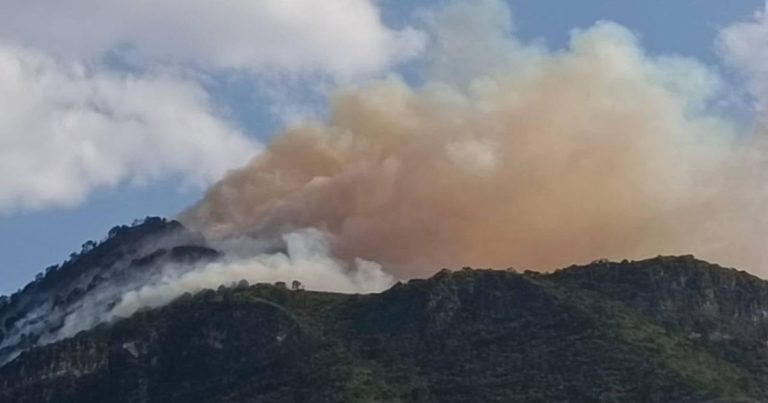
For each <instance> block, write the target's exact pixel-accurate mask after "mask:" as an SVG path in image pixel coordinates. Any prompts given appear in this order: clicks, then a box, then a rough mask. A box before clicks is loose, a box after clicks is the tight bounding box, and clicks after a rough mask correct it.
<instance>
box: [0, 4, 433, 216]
mask: <svg viewBox="0 0 768 403" xmlns="http://www.w3.org/2000/svg"><path fill="white" fill-rule="evenodd" d="M423 46H424V38H423V35H422V34H421V33H419V32H418V31H416V30H414V29H411V28H403V29H400V30H395V29H391V28H389V27H387V26H385V25H384V24H383V22H382V21H381V18H380V15H379V10H378V8H377V6H376V4H375V3H374V2H373V1H369V0H361V1H347V0H322V1H319V0H317V1H315V0H288V1H286V0H264V1H247V0H232V1H223V2H217V3H215V4H213V3H211V2H208V1H203V0H192V1H188V0H185V1H180V0H168V1H146V0H139V1H130V2H125V1H117V0H106V1H101V0H99V1H96V0H84V1H75V2H59V1H48V0H45V1H33V2H30V1H21V0H10V1H3V2H0V104H1V105H3V107H4V110H3V116H2V117H0V145H2V147H1V148H0V169H2V171H1V172H3V174H2V177H0V214H3V213H6V214H7V213H9V212H16V211H28V210H39V209H44V208H51V207H61V206H73V205H77V204H79V203H81V202H83V201H84V200H86V199H87V197H88V195H89V194H91V193H92V192H94V191H96V190H98V189H102V188H111V187H115V186H118V185H121V184H124V183H149V182H155V181H162V180H169V179H173V180H178V179H181V182H183V183H185V184H193V185H195V186H203V187H204V186H207V185H209V184H210V183H211V182H212V181H213V180H215V179H217V178H219V177H221V176H222V175H223V174H224V172H226V171H227V170H228V169H231V168H234V167H238V166H242V165H243V164H244V163H245V162H246V161H247V159H249V158H250V157H251V156H253V155H254V154H256V152H257V150H258V149H259V148H260V146H259V145H258V144H257V142H256V141H255V140H253V139H249V137H248V136H247V135H246V133H243V131H242V130H240V129H239V128H237V127H235V126H234V125H233V124H232V123H231V121H230V119H228V118H227V117H226V116H224V114H223V113H221V111H219V110H217V109H216V108H217V107H221V106H216V105H213V104H212V101H211V100H210V99H209V98H210V96H209V94H208V93H207V90H206V83H210V82H216V80H217V79H219V78H220V76H222V75H226V74H236V75H238V74H239V75H243V76H244V77H248V78H247V80H255V81H258V80H260V79H262V78H265V77H271V78H270V79H265V81H264V82H265V83H270V82H272V81H270V80H276V81H278V82H280V80H282V79H283V78H284V77H288V78H290V79H291V80H295V81H302V80H305V79H307V78H309V77H311V78H312V79H313V80H316V81H318V82H322V83H324V84H323V85H329V84H328V83H330V82H334V81H336V80H339V81H347V82H349V81H351V80H357V79H362V78H364V77H369V76H371V75H375V74H379V73H381V72H383V71H386V70H387V69H389V68H391V67H392V66H393V65H395V64H397V63H399V62H401V61H403V60H406V59H409V58H411V57H413V56H415V55H416V54H417V53H419V52H420V51H421V49H422V48H423ZM129 71H130V72H129ZM276 77H277V78H276ZM270 85H271V86H277V85H276V84H269V85H267V84H265V85H264V86H266V87H269V86H270ZM321 86H322V85H321ZM281 88H282V87H281ZM271 91H272V92H277V91H276V90H275V89H272V90H271ZM284 97H289V96H288V95H285V94H282V93H280V94H279V95H278V96H272V97H271V98H274V99H273V101H278V100H279V99H282V98H284ZM289 98H292V97H289ZM283 108H286V107H283Z"/></svg>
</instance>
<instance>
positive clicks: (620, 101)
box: [181, 1, 768, 278]
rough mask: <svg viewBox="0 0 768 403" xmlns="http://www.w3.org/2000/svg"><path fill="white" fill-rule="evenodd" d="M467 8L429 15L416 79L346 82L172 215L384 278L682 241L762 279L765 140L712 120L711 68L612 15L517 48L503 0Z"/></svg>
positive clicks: (537, 265)
mask: <svg viewBox="0 0 768 403" xmlns="http://www.w3.org/2000/svg"><path fill="white" fill-rule="evenodd" d="M478 4H479V5H478ZM478 4H475V5H474V6H472V7H470V6H468V5H462V4H456V5H453V6H449V7H448V8H447V9H446V10H443V11H441V12H440V13H436V14H433V15H432V16H431V17H430V18H429V19H428V21H429V24H431V26H432V30H433V31H434V38H433V39H434V41H433V44H432V49H433V50H432V53H431V54H430V55H429V63H428V67H427V68H426V71H427V73H426V76H427V77H426V79H425V82H424V83H423V84H422V85H419V86H418V87H415V88H414V87H412V86H409V85H407V84H406V83H404V82H403V81H402V80H400V79H398V78H389V79H386V80H383V81H380V82H375V83H368V84H365V85H362V86H359V87H354V88H347V89H345V90H342V91H340V92H339V93H338V94H336V95H335V96H333V99H332V105H331V111H330V117H329V119H328V121H327V122H315V123H311V122H310V123H306V124H304V125H302V126H300V127H295V128H292V129H290V130H287V131H285V132H283V133H281V134H279V135H277V136H276V137H275V138H274V140H273V141H272V143H271V144H270V145H269V147H268V148H267V149H266V150H265V151H264V152H263V153H262V154H260V155H258V156H256V157H255V158H254V159H253V160H252V161H251V162H250V163H249V164H248V165H247V166H246V167H244V168H242V169H239V170H237V171H234V172H231V173H230V174H228V175H227V176H226V177H225V178H223V179H222V180H221V181H220V182H219V183H217V184H215V185H214V186H213V187H212V188H211V189H210V190H209V191H208V192H207V194H206V195H205V198H204V199H203V200H202V201H200V202H199V203H198V204H197V205H195V206H193V207H191V208H190V209H189V210H188V211H186V212H184V213H183V214H182V215H181V219H182V220H183V222H184V223H185V224H186V225H188V226H191V227H192V228H195V229H197V230H201V231H203V232H204V233H205V234H206V235H207V236H209V237H211V238H213V239H227V238H231V237H242V236H246V237H250V238H253V239H259V240H267V241H268V240H270V239H279V238H280V237H281V236H282V234H285V233H287V232H291V231H295V230H300V229H304V228H314V229H316V230H317V231H321V232H322V233H324V234H326V237H327V239H328V240H329V242H330V243H331V250H332V252H333V255H334V256H337V257H338V258H340V259H342V260H346V261H352V260H354V259H356V258H361V259H365V260H370V261H375V262H377V263H379V264H381V265H382V267H383V268H384V269H385V270H387V271H388V272H389V273H392V274H393V275H395V276H396V277H398V278H409V277H413V276H423V275H426V274H429V273H432V272H434V271H435V270H436V269H439V268H440V267H460V266H462V265H472V266H476V267H478V266H484V267H509V266H515V267H525V268H534V269H537V270H551V269H554V268H558V267H562V266H565V265H569V264H572V263H577V262H587V261H590V260H592V259H597V258H611V259H623V258H629V259H632V258H642V257H648V256H655V255H659V254H688V253H694V254H696V255H697V256H699V257H701V258H705V259H710V260H713V261H716V262H720V263H723V264H727V265H736V266H739V267H740V268H744V269H748V270H750V271H753V272H757V273H763V270H764V267H765V263H766V258H767V257H768V253H767V252H766V248H765V247H764V245H763V243H764V239H766V235H767V234H766V232H767V231H766V230H768V225H767V224H768V223H766V219H765V218H764V216H765V215H764V214H762V212H763V210H764V206H765V205H766V201H768V199H767V198H766V186H765V184H766V181H765V179H766V178H765V177H764V176H765V173H764V172H765V171H766V170H765V169H764V167H765V166H766V164H765V161H764V155H766V154H765V144H764V140H763V137H764V135H763V132H762V130H760V129H755V130H752V129H744V128H743V127H742V126H744V125H739V124H737V123H736V122H733V121H730V120H729V119H727V118H724V117H721V116H718V115H717V114H715V113H713V112H711V110H712V109H713V108H712V107H711V105H712V104H713V101H714V100H715V98H716V97H717V96H718V94H719V93H720V89H721V81H720V79H719V78H718V75H717V74H715V73H714V72H712V71H711V70H710V69H708V68H707V67H706V66H704V65H702V64H700V63H698V62H696V61H694V60H691V59H686V58H682V57H673V56H665V57H651V56H648V55H647V54H645V53H644V52H643V50H642V49H641V48H640V47H639V45H638V43H637V40H636V38H635V37H634V36H633V35H632V34H631V33H630V32H629V31H627V30H626V29H624V28H622V27H620V26H618V25H615V24H612V23H605V22H604V23H598V24H596V25H595V26H593V27H592V28H589V29H587V30H583V31H575V32H574V34H573V35H572V40H571V43H570V46H569V48H568V49H567V50H564V51H557V52H554V51H549V50H546V49H544V48H543V47H539V46H536V45H526V44H523V43H521V42H520V41H518V40H517V39H515V38H514V36H513V35H511V34H510V31H511V27H510V26H509V25H508V22H507V21H509V18H508V11H507V10H506V8H505V7H504V6H503V5H502V4H501V3H499V2H495V1H481V2H478ZM763 274H764V273H763Z"/></svg>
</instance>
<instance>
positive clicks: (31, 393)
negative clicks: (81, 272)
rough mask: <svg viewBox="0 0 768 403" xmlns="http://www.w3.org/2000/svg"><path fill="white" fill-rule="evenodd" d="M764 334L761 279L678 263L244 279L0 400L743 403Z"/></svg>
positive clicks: (15, 365) (102, 338)
mask: <svg viewBox="0 0 768 403" xmlns="http://www.w3.org/2000/svg"><path fill="white" fill-rule="evenodd" d="M765 340H768V283H766V282H764V281H762V280H760V279H757V278H755V277H753V276H750V275H748V274H746V273H743V272H738V271H735V270H732V269H724V268H721V267H718V266H715V265H711V264H708V263H705V262H701V261H698V260H695V259H693V258H692V257H681V258H656V259H651V260H647V261H642V262H622V263H610V262H603V261H600V262H595V263H594V264H591V265H587V266H582V267H572V268H569V269H565V270H562V271H559V272H556V273H553V274H549V275H541V274H536V273H523V274H518V273H513V272H505V271H490V270H461V271H457V272H448V271H442V272H440V273H438V274H437V275H435V276H434V277H433V278H431V279H429V280H414V281H411V282H409V283H407V284H398V285H396V286H395V287H393V288H392V289H391V290H389V291H387V292H385V293H382V294H377V295H342V294H333V293H320V292H312V291H304V290H302V289H301V287H300V284H292V287H290V289H289V288H288V287H286V285H285V284H281V285H280V286H273V285H265V284H256V285H248V284H247V283H245V282H241V283H240V284H238V285H236V286H234V287H231V288H223V287H222V288H220V289H219V290H217V291H210V290H209V291H204V292H201V293H199V294H197V295H185V296H183V297H181V298H179V299H178V300H176V301H175V302H174V303H172V304H170V305H168V306H166V307H164V308H161V309H157V310H151V311H143V312H139V313H137V314H136V315H134V316H133V317H131V318H130V319H127V320H123V321H120V322H117V323H115V324H112V325H102V326H100V327H98V328H96V329H93V330H91V331H89V332H84V333H81V334H80V335H78V336H76V337H74V338H72V339H69V340H64V341H62V342H59V343H56V344H53V345H49V346H45V347H42V348H37V349H33V350H31V351H28V352H26V353H24V354H23V355H22V356H21V357H20V358H19V359H17V360H15V361H13V362H11V363H10V364H8V365H6V366H4V367H2V368H0V402H19V403H26V402H29V403H32V402H78V403H88V402H293V401H295V402H492V401H498V402H567V401H570V402H585V401H605V402H626V401H648V402H672V401H674V402H704V401H721V402H738V401H743V402H749V401H755V402H757V401H766V400H768V387H767V386H766V385H768V356H766V353H767V351H766V343H765Z"/></svg>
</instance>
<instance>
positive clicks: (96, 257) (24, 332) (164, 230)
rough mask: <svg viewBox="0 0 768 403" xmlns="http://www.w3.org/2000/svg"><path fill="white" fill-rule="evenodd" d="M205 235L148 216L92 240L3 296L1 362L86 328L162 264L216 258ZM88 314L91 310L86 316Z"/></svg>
mask: <svg viewBox="0 0 768 403" xmlns="http://www.w3.org/2000/svg"><path fill="white" fill-rule="evenodd" d="M218 254H219V253H218V252H217V251H216V250H214V249H212V248H210V247H208V245H207V244H206V242H205V240H204V238H203V237H202V236H201V235H200V234H196V233H192V232H190V231H188V230H186V229H185V228H184V227H183V226H182V225H181V224H180V223H179V222H177V221H168V220H165V219H163V218H159V217H147V218H146V219H144V220H139V221H136V222H135V223H134V225H132V226H118V227H114V228H112V229H111V230H110V231H109V233H108V235H107V237H106V239H105V240H103V241H102V242H100V243H96V242H94V241H88V242H86V243H85V244H83V249H82V251H81V252H80V253H73V254H71V255H70V257H69V259H68V260H67V261H65V262H64V263H63V264H61V265H56V266H51V267H49V268H47V269H46V270H45V272H44V273H41V274H39V275H38V276H37V278H36V279H35V281H33V282H31V283H29V284H28V285H27V286H26V287H24V289H22V290H19V291H18V292H16V293H15V294H13V295H12V296H10V297H0V365H2V364H4V363H5V362H7V361H9V360H10V359H13V358H14V357H15V356H16V355H18V353H19V352H21V351H23V350H25V349H28V348H30V347H34V346H36V345H40V344H45V343H49V342H52V341H56V340H58V339H60V338H64V337H68V336H72V335H74V334H76V333H77V332H78V331H80V330H85V329H88V328H90V327H91V326H93V325H94V324H95V323H92V322H90V321H91V320H94V319H95V318H103V317H104V315H106V314H107V312H108V310H109V308H110V307H112V306H113V305H114V304H115V303H116V302H117V301H118V299H119V298H120V296H121V290H123V289H124V288H126V287H127V286H129V285H131V284H140V283H144V282H147V281H149V280H152V279H153V278H154V277H156V276H159V275H161V274H162V273H160V272H159V271H158V270H157V268H158V267H162V266H163V265H168V264H174V263H175V264H176V267H185V263H193V262H201V261H206V260H211V259H215V258H216V257H217V256H218ZM83 313H87V315H85V316H84V315H83Z"/></svg>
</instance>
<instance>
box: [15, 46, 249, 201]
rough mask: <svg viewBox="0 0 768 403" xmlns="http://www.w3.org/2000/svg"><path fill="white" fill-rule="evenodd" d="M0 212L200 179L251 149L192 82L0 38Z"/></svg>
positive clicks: (243, 158) (231, 164)
mask: <svg viewBox="0 0 768 403" xmlns="http://www.w3.org/2000/svg"><path fill="white" fill-rule="evenodd" d="M0 103H2V105H3V113H2V115H0V172H2V175H0V213H3V212H6V213H7V212H10V211H16V210H33V209H42V208H47V207H58V206H70V205H74V204H77V203H79V202H81V201H83V200H84V199H85V198H86V197H87V196H88V195H89V194H90V193H91V192H92V191H93V190H94V189H96V188H101V187H113V186H116V185H118V184H120V183H123V182H131V183H146V182H150V181H156V180H163V179H170V178H180V179H181V180H182V181H183V182H186V183H187V184H191V185H197V186H204V185H206V184H208V183H210V182H211V181H213V180H214V179H216V178H218V177H220V176H221V175H223V174H224V173H225V172H226V171H227V170H228V169H229V168H232V167H235V166H237V165H240V164H243V163H245V162H246V161H247V160H248V159H249V158H251V157H252V156H253V155H254V154H255V153H256V152H257V150H258V146H257V145H256V144H255V143H253V142H252V141H250V140H248V139H247V138H246V136H245V135H244V134H243V133H242V132H241V131H240V130H239V129H237V128H235V127H233V126H232V125H231V124H229V123H227V122H226V121H225V120H224V119H222V118H220V117H219V116H217V114H216V113H215V109H214V107H213V105H211V102H210V100H209V98H208V95H207V94H206V93H205V92H204V91H203V90H202V89H201V88H200V87H199V86H198V85H197V84H196V83H194V82H190V81H186V80H183V79H179V78H175V77H172V76H167V75H142V76H132V75H128V74H118V73H112V72H107V71H103V70H98V69H96V70H94V69H91V68H89V67H88V66H85V65H83V64H80V63H76V62H60V61H56V60H53V59H51V58H50V57H48V56H46V55H44V54H41V53H39V52H36V51H33V50H31V49H27V48H23V47H19V46H15V45H10V44H7V43H4V42H0Z"/></svg>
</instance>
